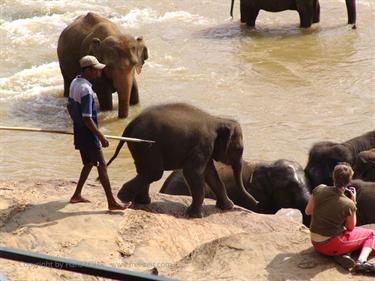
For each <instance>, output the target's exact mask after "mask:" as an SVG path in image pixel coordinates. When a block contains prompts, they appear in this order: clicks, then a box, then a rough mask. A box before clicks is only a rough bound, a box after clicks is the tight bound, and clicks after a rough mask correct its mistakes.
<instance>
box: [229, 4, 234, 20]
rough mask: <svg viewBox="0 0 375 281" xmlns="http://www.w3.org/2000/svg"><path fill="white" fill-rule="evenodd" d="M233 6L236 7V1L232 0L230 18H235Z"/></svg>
mask: <svg viewBox="0 0 375 281" xmlns="http://www.w3.org/2000/svg"><path fill="white" fill-rule="evenodd" d="M233 6H234V0H232V2H231V4H230V16H231V17H232V18H233Z"/></svg>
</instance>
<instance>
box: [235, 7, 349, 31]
mask: <svg viewBox="0 0 375 281" xmlns="http://www.w3.org/2000/svg"><path fill="white" fill-rule="evenodd" d="M233 5H234V0H232V2H231V9H230V15H231V16H232V17H233ZM346 8H347V12H348V24H353V28H355V22H356V6H355V0H346ZM260 10H265V11H268V12H281V11H285V10H295V11H297V12H298V14H299V17H300V27H303V28H307V27H310V26H311V24H313V23H317V22H319V21H320V4H319V0H240V13H241V22H245V23H246V24H247V25H248V26H251V27H254V26H255V20H256V18H257V16H258V14H259V11H260Z"/></svg>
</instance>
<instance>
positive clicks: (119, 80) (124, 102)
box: [113, 67, 134, 118]
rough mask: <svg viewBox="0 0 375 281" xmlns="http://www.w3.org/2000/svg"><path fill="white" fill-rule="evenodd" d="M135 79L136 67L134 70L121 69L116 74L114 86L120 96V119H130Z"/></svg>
mask: <svg viewBox="0 0 375 281" xmlns="http://www.w3.org/2000/svg"><path fill="white" fill-rule="evenodd" d="M133 77H134V67H133V68H132V69H121V70H118V71H115V73H114V76H113V84H114V87H115V89H116V91H117V94H118V117H119V118H126V117H128V114H129V104H130V94H131V89H132V86H133Z"/></svg>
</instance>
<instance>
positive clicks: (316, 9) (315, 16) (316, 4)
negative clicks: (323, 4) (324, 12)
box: [312, 0, 320, 23]
mask: <svg viewBox="0 0 375 281" xmlns="http://www.w3.org/2000/svg"><path fill="white" fill-rule="evenodd" d="M312 22H313V23H317V22H320V4H319V0H314V3H313V19H312Z"/></svg>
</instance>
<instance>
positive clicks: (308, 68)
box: [0, 0, 375, 188]
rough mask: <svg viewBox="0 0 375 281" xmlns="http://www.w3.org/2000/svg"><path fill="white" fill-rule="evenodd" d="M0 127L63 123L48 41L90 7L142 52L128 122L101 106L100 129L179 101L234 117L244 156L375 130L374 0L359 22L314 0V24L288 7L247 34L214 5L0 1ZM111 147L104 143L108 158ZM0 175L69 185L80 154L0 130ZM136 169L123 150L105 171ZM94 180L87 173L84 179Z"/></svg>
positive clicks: (224, 7)
mask: <svg viewBox="0 0 375 281" xmlns="http://www.w3.org/2000/svg"><path fill="white" fill-rule="evenodd" d="M0 3H1V4H0V62H1V63H0V125H5V126H22V127H42V128H47V129H58V130H71V129H72V127H71V126H72V125H71V122H70V119H69V117H68V114H67V112H66V109H65V103H66V100H65V98H64V97H63V94H62V92H63V80H62V77H61V74H60V70H59V67H58V62H57V55H56V46H57V39H58V37H59V35H60V33H61V31H62V30H63V29H64V27H65V26H66V25H67V24H69V23H70V22H71V21H72V20H73V19H74V18H76V17H77V16H79V15H81V14H85V13H87V12H88V11H92V12H96V13H99V14H100V15H102V16H105V17H107V18H109V19H111V20H112V21H113V22H114V23H116V24H117V25H118V26H119V27H120V29H121V30H122V31H123V32H125V33H130V34H133V35H142V36H143V38H144V40H145V42H146V45H147V46H148V49H149V56H150V57H149V59H148V60H147V61H146V63H145V65H144V67H143V71H142V73H141V74H140V75H139V76H138V77H137V80H138V84H139V89H140V99H141V102H140V104H139V105H137V106H135V107H132V108H131V111H130V117H129V118H128V119H126V120H119V119H117V96H116V95H114V96H113V98H114V100H115V107H116V110H114V111H111V112H100V113H99V122H100V124H101V129H102V131H103V132H104V134H108V135H121V133H122V131H123V129H124V128H125V126H126V124H127V123H128V122H129V120H131V119H132V118H133V117H135V116H136V115H137V114H138V113H139V112H140V111H141V110H142V109H143V108H145V107H147V106H149V105H153V104H158V103H161V102H175V101H180V102H188V103H191V104H193V105H196V106H198V107H200V108H202V109H205V110H207V111H208V112H210V113H212V114H215V115H220V116H224V117H230V118H234V119H237V120H238V121H239V122H240V123H241V125H242V128H243V133H244V138H245V140H244V143H245V151H244V157H245V158H246V159H249V160H276V159H279V158H286V159H290V160H296V161H298V162H299V163H301V165H303V166H304V165H305V164H306V161H307V155H308V151H309V149H310V147H311V145H312V144H313V143H314V142H317V141H320V140H332V141H340V142H341V141H344V140H347V139H349V138H351V137H354V136H357V135H360V134H362V133H365V132H367V131H370V130H374V129H375V127H374V116H375V107H374V99H375V96H374V94H375V78H374V69H375V49H374V46H375V29H374V18H375V2H374V1H373V0H360V1H357V27H358V28H357V29H356V30H352V29H351V28H350V26H348V25H346V21H347V15H346V7H345V3H344V1H342V0H322V1H321V22H320V23H319V24H315V25H313V27H312V28H310V29H307V30H302V29H300V28H299V27H298V25H299V18H298V14H297V12H295V11H286V12H281V13H267V12H263V11H261V13H260V15H259V16H258V19H257V29H256V30H249V28H247V27H246V26H244V25H241V24H240V22H239V16H240V12H239V1H237V2H236V3H235V9H234V19H233V20H230V18H229V9H230V1H229V0H228V1H218V0H203V1H195V0H190V1H187V0H185V1H184V0H181V1H169V0H159V1H153V0H129V1H121V0H101V1H96V0H82V1H78V2H77V1H68V0H66V1H65V0H64V1H58V0H55V1H52V0H50V1H49V0H33V1H30V0H1V1H0ZM116 145H117V142H115V141H111V144H110V147H109V148H107V149H105V150H104V155H105V158H106V159H109V158H110V157H111V156H112V154H113V152H114V149H115V147H116ZM0 160H1V161H0V177H1V178H2V179H28V178H40V179H49V178H65V179H72V180H77V179H78V175H79V171H80V168H81V161H80V157H79V153H78V152H77V151H75V150H74V148H73V138H72V136H69V135H53V134H41V133H23V132H12V131H0ZM134 174H135V169H134V165H133V161H132V158H131V156H130V154H129V151H128V150H127V148H126V147H125V148H123V150H122V152H121V153H120V155H119V156H118V158H117V159H116V161H115V162H114V163H113V164H112V165H111V166H110V167H109V176H110V178H111V181H112V183H113V185H114V186H115V188H118V187H119V186H120V185H121V184H122V183H123V182H124V181H126V180H128V179H129V178H130V177H132V176H133V175H134ZM95 177H96V172H93V173H92V174H91V176H90V179H94V178H95Z"/></svg>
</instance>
